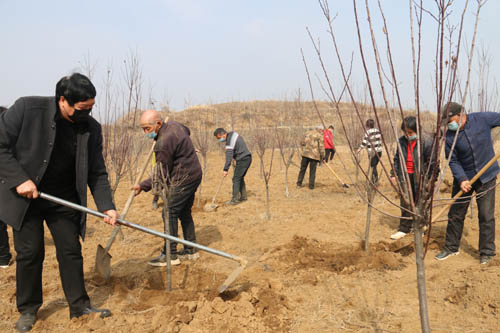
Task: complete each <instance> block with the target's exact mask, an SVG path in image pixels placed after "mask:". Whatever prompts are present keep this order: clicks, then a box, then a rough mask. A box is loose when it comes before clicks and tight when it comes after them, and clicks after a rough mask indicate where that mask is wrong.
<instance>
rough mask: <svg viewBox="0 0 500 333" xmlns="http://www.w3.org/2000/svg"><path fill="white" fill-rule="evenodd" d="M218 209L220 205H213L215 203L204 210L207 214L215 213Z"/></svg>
mask: <svg viewBox="0 0 500 333" xmlns="http://www.w3.org/2000/svg"><path fill="white" fill-rule="evenodd" d="M217 207H218V205H216V204H213V203H207V204H206V205H205V206H204V207H203V210H204V211H205V212H213V211H214V210H216V209H217Z"/></svg>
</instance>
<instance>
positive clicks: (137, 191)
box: [130, 185, 142, 195]
mask: <svg viewBox="0 0 500 333" xmlns="http://www.w3.org/2000/svg"><path fill="white" fill-rule="evenodd" d="M130 189H131V190H134V191H135V195H139V193H141V191H142V190H141V187H140V186H139V185H134V186H132V187H131V188H130Z"/></svg>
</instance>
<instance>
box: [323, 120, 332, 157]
mask: <svg viewBox="0 0 500 333" xmlns="http://www.w3.org/2000/svg"><path fill="white" fill-rule="evenodd" d="M323 139H324V140H325V163H328V161H331V160H332V159H333V156H334V155H335V146H334V145H333V125H330V126H329V127H328V129H325V130H323Z"/></svg>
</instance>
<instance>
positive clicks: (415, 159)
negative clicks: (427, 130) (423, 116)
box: [391, 116, 439, 240]
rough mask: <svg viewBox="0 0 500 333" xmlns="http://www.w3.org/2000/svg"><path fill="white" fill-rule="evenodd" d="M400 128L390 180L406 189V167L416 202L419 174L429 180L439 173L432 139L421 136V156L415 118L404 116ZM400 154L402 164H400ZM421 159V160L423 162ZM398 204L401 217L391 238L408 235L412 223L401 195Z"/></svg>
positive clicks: (410, 215)
mask: <svg viewBox="0 0 500 333" xmlns="http://www.w3.org/2000/svg"><path fill="white" fill-rule="evenodd" d="M401 130H402V131H403V132H404V135H403V136H401V137H400V138H399V140H398V142H399V144H398V151H397V152H396V154H394V170H391V181H392V182H393V183H395V182H396V181H399V183H400V185H401V189H403V190H405V189H407V188H408V187H407V185H406V184H407V180H406V176H405V171H404V170H405V169H406V171H407V172H408V178H409V180H410V189H411V194H412V197H413V200H414V202H417V200H418V195H419V193H417V189H418V181H419V175H420V174H421V173H425V176H426V177H425V179H427V180H429V179H431V177H433V176H434V177H435V176H436V175H437V174H439V171H438V170H434V168H435V167H436V166H437V165H436V163H435V162H434V161H433V160H432V141H433V140H432V138H430V137H428V136H424V137H422V138H421V140H420V144H421V145H422V156H419V155H420V154H419V152H418V145H417V119H416V118H415V117H413V116H410V117H406V118H404V119H403V122H402V123H401ZM401 155H402V157H403V164H404V165H402V164H401ZM421 161H423V163H422V162H421ZM429 165H430V167H429ZM422 166H423V168H422ZM405 167H406V168H405ZM396 177H397V179H396ZM400 204H401V207H402V209H401V216H402V218H401V220H400V222H399V228H398V231H397V232H396V233H394V234H392V235H391V239H394V240H397V239H400V238H403V237H404V236H406V235H408V234H409V233H410V231H411V229H412V225H413V220H412V219H411V217H412V214H410V212H409V211H408V210H409V209H410V205H409V203H408V202H406V201H405V200H404V198H403V197H401V201H400Z"/></svg>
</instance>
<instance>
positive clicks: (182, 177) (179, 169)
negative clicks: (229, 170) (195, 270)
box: [134, 110, 202, 266]
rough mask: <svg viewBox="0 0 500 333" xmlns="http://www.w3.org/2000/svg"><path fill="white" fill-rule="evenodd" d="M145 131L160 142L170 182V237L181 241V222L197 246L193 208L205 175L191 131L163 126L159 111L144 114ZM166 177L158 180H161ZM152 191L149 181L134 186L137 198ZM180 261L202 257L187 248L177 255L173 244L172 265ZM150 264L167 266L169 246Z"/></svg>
mask: <svg viewBox="0 0 500 333" xmlns="http://www.w3.org/2000/svg"><path fill="white" fill-rule="evenodd" d="M141 128H142V130H143V131H144V133H145V135H146V136H147V137H148V138H150V139H153V140H155V141H156V145H155V148H154V152H155V156H156V163H157V164H159V165H161V168H162V171H160V173H162V175H163V176H164V177H165V178H166V181H167V184H166V185H167V186H168V191H169V200H168V217H169V218H168V219H169V226H170V234H171V235H172V236H174V237H178V228H179V226H178V221H177V219H180V220H181V226H182V233H183V235H184V239H186V240H188V241H190V242H196V234H195V230H194V221H193V217H192V215H191V208H192V207H193V202H194V194H195V193H196V189H197V188H198V186H199V185H200V182H201V177H202V171H201V165H200V162H199V161H198V157H197V156H196V151H195V149H194V146H193V143H192V141H191V138H190V137H189V134H190V131H189V128H187V127H186V126H184V125H182V124H180V123H178V122H176V121H173V120H170V121H168V122H166V123H165V122H163V121H162V119H161V117H160V114H159V113H158V111H155V110H148V111H145V112H144V113H143V114H142V116H141ZM157 170H158V169H157ZM162 175H156V176H158V177H161V176H162ZM152 187H153V184H152V179H151V178H149V179H147V180H145V181H143V182H142V183H141V184H140V185H138V186H134V189H135V191H136V195H137V194H139V193H140V192H141V191H145V192H147V191H149V190H151V189H152ZM179 257H181V258H182V257H183V258H186V259H196V258H198V257H199V254H198V253H196V251H195V249H194V248H191V247H186V246H185V247H184V249H183V250H181V251H180V252H179V253H177V243H176V242H170V261H171V264H172V265H179V264H180V261H179ZM149 264H150V265H153V266H166V264H167V263H166V242H165V246H164V247H163V249H162V251H161V253H160V255H159V256H158V257H157V258H155V259H153V260H151V261H150V262H149Z"/></svg>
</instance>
